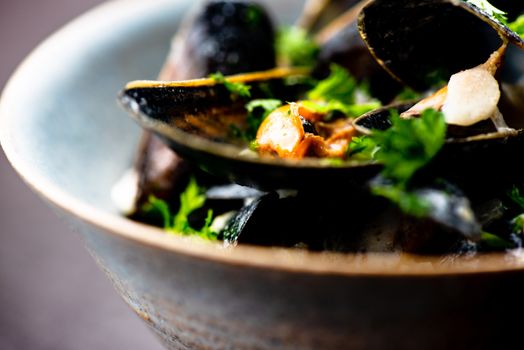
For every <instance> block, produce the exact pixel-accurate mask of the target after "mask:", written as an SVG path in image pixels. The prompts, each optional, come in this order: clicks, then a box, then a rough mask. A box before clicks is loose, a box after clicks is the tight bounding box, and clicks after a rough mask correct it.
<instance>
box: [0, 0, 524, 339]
mask: <svg viewBox="0 0 524 350" xmlns="http://www.w3.org/2000/svg"><path fill="white" fill-rule="evenodd" d="M190 2H191V1H170V0H161V1H154V2H151V1H148V0H135V1H115V2H109V3H107V4H105V5H103V6H101V7H99V8H97V9H95V10H93V11H91V12H89V13H88V14H86V15H84V16H82V17H81V18H80V19H78V20H76V21H75V22H73V23H72V24H70V25H68V26H67V27H65V28H64V29H63V30H61V31H59V32H58V33H57V34H55V35H54V36H53V37H52V38H50V39H49V40H47V41H46V42H45V43H44V44H43V45H42V46H40V47H39V48H38V49H37V50H36V51H35V52H34V53H33V54H32V55H31V56H30V57H29V58H28V59H27V60H26V61H25V62H24V63H23V64H22V66H21V67H20V68H19V70H18V71H17V72H16V74H15V75H14V76H13V78H12V80H11V82H10V83H9V84H8V86H7V88H6V89H5V91H4V93H3V96H2V100H1V103H0V140H1V142H2V147H3V149H4V151H5V153H6V154H7V156H8V158H9V159H10V161H11V163H12V164H13V166H14V168H15V169H16V170H17V171H18V172H19V174H20V176H21V177H23V178H24V179H25V180H26V181H27V183H28V184H29V186H31V187H32V188H33V189H34V191H35V192H36V193H38V194H39V195H40V196H41V197H42V198H43V199H44V200H46V201H47V202H49V203H50V204H51V206H52V207H53V208H54V209H56V211H57V212H58V213H59V215H60V216H62V217H63V218H64V219H65V220H66V221H67V222H69V223H70V224H71V225H72V227H74V228H75V230H76V231H78V232H79V233H80V234H81V237H82V239H83V240H84V241H85V244H86V247H87V249H88V250H89V251H90V252H91V254H92V256H93V258H94V259H95V260H96V261H97V263H98V264H99V266H100V268H101V269H102V270H103V271H104V272H105V273H106V275H107V276H108V278H109V279H111V281H112V282H113V284H114V285H115V287H116V290H117V291H118V293H119V294H120V295H121V296H122V298H124V299H125V300H126V301H127V303H128V304H129V305H130V307H131V308H132V309H133V310H135V312H136V313H137V314H138V315H139V316H140V317H141V318H142V319H143V320H144V321H145V323H147V324H148V325H149V326H150V327H151V328H152V329H153V330H154V331H155V332H156V333H157V334H158V335H159V337H160V338H161V339H162V341H163V342H164V343H165V345H166V347H168V348H170V349H378V348H387V349H392V348H403V349H406V348H413V349H419V348H425V349H443V348H446V349H449V348H466V347H468V348H470V347H471V348H472V347H477V348H493V347H497V348H503V347H504V346H505V345H509V344H510V343H513V342H514V341H520V340H519V339H518V338H519V337H520V328H521V326H520V324H519V322H518V321H517V322H515V321H511V320H510V316H514V315H519V314H520V313H521V312H523V311H524V305H523V303H522V302H521V295H523V294H524V257H523V256H522V255H520V254H519V252H513V253H511V254H506V255H504V254H494V255H487V256H482V257H478V258H474V259H454V260H452V259H442V258H439V257H429V258H428V257H409V256H402V257H399V256H393V255H387V254H372V255H365V256H360V255H341V254H321V253H308V252H304V251H300V250H291V249H271V248H261V247H253V246H238V247H236V248H232V249H231V248H229V249H225V248H223V247H222V246H221V245H220V244H218V243H217V244H211V243H202V242H199V241H194V240H191V239H188V238H183V237H176V236H175V237H173V236H167V235H165V234H164V233H163V232H162V231H161V230H159V229H156V228H153V227H149V226H146V225H142V224H139V223H136V222H133V221H130V220H127V219H125V218H123V217H121V216H119V215H118V213H117V211H116V209H115V208H114V206H113V205H112V203H111V200H110V195H109V193H110V188H111V186H112V185H113V183H114V182H115V181H116V180H117V178H118V177H119V176H120V175H121V174H122V172H123V171H124V169H125V168H127V167H128V165H129V164H130V163H131V161H132V157H133V153H134V150H135V147H136V144H137V142H138V136H139V134H140V129H139V127H138V126H137V125H136V124H135V123H134V122H133V121H132V120H130V119H129V117H128V116H127V115H126V113H125V112H124V111H123V110H121V109H120V108H119V107H118V105H117V103H116V94H117V92H118V91H119V90H120V88H121V87H122V86H124V84H125V83H126V82H127V81H129V80H134V79H144V78H154V77H155V76H156V74H157V72H158V71H159V69H160V66H161V64H162V61H163V59H164V57H165V55H166V53H167V50H168V43H169V39H170V36H171V34H172V33H173V32H174V30H175V27H176V25H177V23H178V22H179V20H180V19H181V18H182V16H183V15H184V14H185V11H186V10H187V5H188V4H189V3H190ZM282 3H283V2H278V5H277V2H276V1H275V2H272V5H274V6H273V9H274V10H275V9H276V8H278V11H275V13H278V14H279V15H280V17H279V18H280V19H282V20H284V19H286V18H285V15H286V14H293V13H296V7H297V6H298V4H297V2H287V1H286V3H285V5H282ZM289 17H292V16H291V15H290V16H289ZM289 17H288V18H287V20H289V19H290V18H289ZM71 47H75V50H71V49H70V48H71ZM35 234H39V232H38V231H35ZM88 287H89V286H86V288H88Z"/></svg>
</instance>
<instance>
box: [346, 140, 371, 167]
mask: <svg viewBox="0 0 524 350" xmlns="http://www.w3.org/2000/svg"><path fill="white" fill-rule="evenodd" d="M378 149H379V147H378V146H377V144H376V143H375V141H374V140H373V139H372V138H371V137H368V136H361V137H353V138H352V139H351V142H350V143H349V146H348V150H347V154H348V157H349V158H353V159H360V160H364V161H368V160H373V159H374V158H375V154H376V152H377V151H378Z"/></svg>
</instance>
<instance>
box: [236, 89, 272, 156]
mask: <svg viewBox="0 0 524 350" xmlns="http://www.w3.org/2000/svg"><path fill="white" fill-rule="evenodd" d="M280 106H282V101H280V100H276V99H257V100H252V101H250V102H249V103H247V104H246V106H245V107H246V110H247V112H248V114H247V117H246V122H247V128H246V129H245V130H241V129H240V128H239V127H238V126H236V125H234V124H231V125H230V126H229V128H230V131H231V134H232V136H233V137H237V138H239V139H243V140H244V141H248V142H251V141H252V140H254V139H255V138H256V136H257V131H258V128H259V127H260V124H262V122H263V121H264V119H266V117H267V116H268V115H269V114H270V113H271V112H273V111H274V110H275V109H277V108H278V107H280ZM250 148H251V147H250Z"/></svg>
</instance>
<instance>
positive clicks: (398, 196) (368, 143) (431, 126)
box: [349, 109, 446, 217]
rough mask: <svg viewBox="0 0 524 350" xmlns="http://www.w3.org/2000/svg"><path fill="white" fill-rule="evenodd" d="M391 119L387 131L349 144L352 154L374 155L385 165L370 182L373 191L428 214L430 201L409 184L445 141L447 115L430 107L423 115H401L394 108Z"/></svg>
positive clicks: (406, 209)
mask: <svg viewBox="0 0 524 350" xmlns="http://www.w3.org/2000/svg"><path fill="white" fill-rule="evenodd" d="M391 122H392V126H391V127H390V128H389V129H387V130H385V131H379V130H376V131H374V132H373V134H372V135H370V136H363V137H362V138H354V139H353V140H352V142H351V143H350V145H349V152H350V155H351V154H352V155H353V156H354V157H359V158H360V159H366V158H367V160H371V159H375V160H377V161H379V162H381V163H382V164H383V165H384V169H383V170H382V172H381V174H380V176H379V177H378V179H376V180H375V181H373V182H372V183H371V191H372V193H373V194H375V195H378V196H381V197H384V198H387V199H389V200H390V201H392V202H393V203H395V204H397V205H398V206H399V208H400V209H401V210H402V211H403V212H405V213H407V214H410V215H413V216H416V217H423V216H426V214H427V213H428V210H429V208H430V205H429V203H428V202H427V201H426V200H425V199H424V198H423V197H421V196H419V195H418V194H417V193H415V192H412V191H410V190H409V189H408V185H409V181H410V180H411V178H412V177H413V175H414V174H415V173H416V172H417V171H418V170H419V169H421V168H422V167H424V166H425V165H427V164H428V163H429V162H430V161H431V160H432V159H433V157H435V155H437V153H438V152H439V151H440V149H441V148H442V146H443V145H444V142H445V137H446V122H445V120H444V115H443V114H442V113H441V112H437V111H435V110H433V109H428V110H425V111H424V112H423V113H422V115H421V117H420V118H417V119H401V118H400V116H399V115H398V113H397V112H393V111H392V112H391ZM359 158H357V159H359Z"/></svg>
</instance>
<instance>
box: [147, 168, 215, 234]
mask: <svg viewBox="0 0 524 350" xmlns="http://www.w3.org/2000/svg"><path fill="white" fill-rule="evenodd" d="M205 201H206V196H205V195H204V194H203V191H202V189H201V188H200V187H199V186H198V184H197V182H196V180H195V179H194V178H191V179H190V181H189V184H188V186H187V187H186V189H185V190H184V192H182V194H180V209H179V210H178V213H176V215H174V216H173V214H172V213H171V210H170V209H169V205H168V204H167V203H166V202H165V201H163V200H162V199H158V198H156V197H155V196H149V198H148V202H147V203H146V204H144V206H143V208H142V210H143V211H145V212H151V211H157V212H158V213H159V214H160V215H161V216H162V219H163V221H164V229H165V230H166V232H168V233H170V234H177V233H178V234H183V235H194V236H199V237H201V238H205V239H208V240H216V238H217V233H215V232H213V231H212V230H211V223H212V221H213V211H212V210H211V209H210V210H208V212H207V217H206V220H205V223H204V226H203V227H202V228H201V229H200V230H197V229H195V228H193V227H191V225H190V224H189V215H190V214H191V213H192V212H193V211H195V210H197V209H200V208H202V206H203V205H204V203H205Z"/></svg>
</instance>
